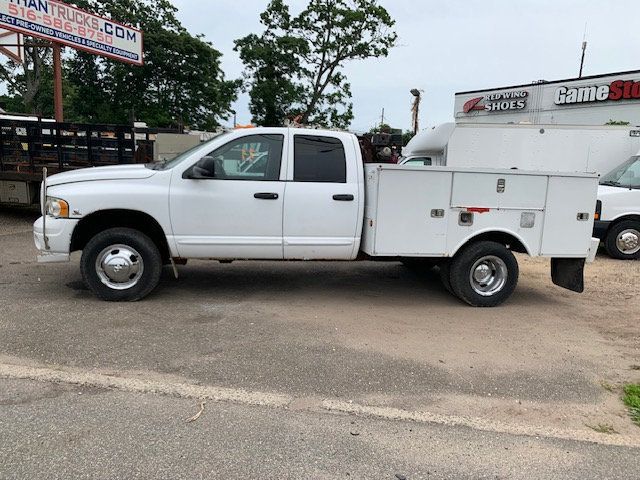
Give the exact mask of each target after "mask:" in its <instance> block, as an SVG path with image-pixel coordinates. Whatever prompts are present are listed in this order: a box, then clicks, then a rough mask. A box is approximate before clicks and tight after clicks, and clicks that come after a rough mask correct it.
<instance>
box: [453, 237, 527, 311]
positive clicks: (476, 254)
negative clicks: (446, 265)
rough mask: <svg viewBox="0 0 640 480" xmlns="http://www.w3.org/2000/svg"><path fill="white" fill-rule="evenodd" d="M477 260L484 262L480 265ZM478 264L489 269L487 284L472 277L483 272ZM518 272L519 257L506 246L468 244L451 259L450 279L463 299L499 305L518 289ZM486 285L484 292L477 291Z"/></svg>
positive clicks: (489, 305)
mask: <svg viewBox="0 0 640 480" xmlns="http://www.w3.org/2000/svg"><path fill="white" fill-rule="evenodd" d="M478 262H482V264H481V265H479V266H478ZM476 267H478V268H480V267H482V268H484V269H485V270H486V274H487V279H488V280H490V282H489V283H487V285H486V287H483V286H482V285H483V284H482V283H481V282H479V281H476V280H473V279H472V272H473V271H476V272H478V273H479V274H480V273H483V272H481V271H480V270H476ZM494 267H495V268H494ZM519 274H520V271H519V268H518V261H517V260H516V257H514V255H513V253H511V251H509V250H508V249H507V248H506V247H505V246H504V245H501V244H500V243H496V242H477V243H472V244H471V245H468V246H467V247H465V248H464V249H463V250H462V251H461V252H459V253H458V254H457V255H456V256H455V257H454V258H453V260H451V264H450V274H449V278H450V280H451V289H452V290H453V293H454V294H455V295H456V296H457V297H458V298H460V299H461V300H462V301H463V302H466V303H468V304H469V305H471V306H473V307H496V306H498V305H500V304H502V303H503V302H505V301H506V300H507V299H508V298H509V297H510V296H511V294H512V293H513V291H514V290H515V289H516V286H517V285H518V275H519ZM474 282H475V283H474ZM474 285H475V287H476V289H474ZM483 288H486V289H487V290H486V292H485V293H484V294H482V293H479V292H478V291H477V290H482V289H483Z"/></svg>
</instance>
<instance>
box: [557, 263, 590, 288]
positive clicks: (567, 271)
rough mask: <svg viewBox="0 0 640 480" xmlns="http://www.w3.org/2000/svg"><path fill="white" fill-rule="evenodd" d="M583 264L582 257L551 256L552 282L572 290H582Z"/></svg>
mask: <svg viewBox="0 0 640 480" xmlns="http://www.w3.org/2000/svg"><path fill="white" fill-rule="evenodd" d="M584 264H585V259H584V258H552V259H551V279H552V280H553V283H555V284H556V285H558V286H559V287H562V288H566V289H567V290H571V291H572V292H577V293H582V292H584Z"/></svg>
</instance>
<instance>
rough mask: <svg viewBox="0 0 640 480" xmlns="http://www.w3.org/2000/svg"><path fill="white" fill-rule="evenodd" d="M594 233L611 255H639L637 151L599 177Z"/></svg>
mask: <svg viewBox="0 0 640 480" xmlns="http://www.w3.org/2000/svg"><path fill="white" fill-rule="evenodd" d="M594 236H596V237H598V238H599V239H601V240H602V241H603V242H604V245H605V247H606V249H607V252H608V253H609V255H611V256H612V257H614V258H619V259H622V260H636V259H639V258H640V152H638V154H637V155H635V156H633V157H631V159H629V160H628V161H626V162H624V163H623V164H622V165H619V166H618V167H617V168H615V169H613V171H611V172H610V173H608V174H606V175H604V176H603V177H602V179H601V180H600V188H599V189H598V203H597V207H596V220H595V228H594Z"/></svg>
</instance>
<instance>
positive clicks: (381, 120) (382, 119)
mask: <svg viewBox="0 0 640 480" xmlns="http://www.w3.org/2000/svg"><path fill="white" fill-rule="evenodd" d="M383 125H384V107H382V117H381V118H380V131H382V126H383Z"/></svg>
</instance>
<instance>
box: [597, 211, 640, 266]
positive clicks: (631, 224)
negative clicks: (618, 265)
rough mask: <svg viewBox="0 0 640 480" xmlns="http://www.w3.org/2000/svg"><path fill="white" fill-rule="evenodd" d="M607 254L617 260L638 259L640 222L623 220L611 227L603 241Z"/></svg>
mask: <svg viewBox="0 0 640 480" xmlns="http://www.w3.org/2000/svg"><path fill="white" fill-rule="evenodd" d="M604 244H605V247H606V249H607V253H608V254H609V255H610V256H611V257H613V258H617V259H619V260H636V259H638V258H640V222H637V221H634V220H625V221H623V222H620V223H617V224H615V225H613V226H612V227H611V229H610V230H609V233H607V238H606V239H605V241H604Z"/></svg>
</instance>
